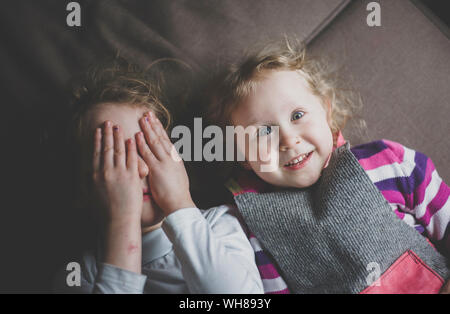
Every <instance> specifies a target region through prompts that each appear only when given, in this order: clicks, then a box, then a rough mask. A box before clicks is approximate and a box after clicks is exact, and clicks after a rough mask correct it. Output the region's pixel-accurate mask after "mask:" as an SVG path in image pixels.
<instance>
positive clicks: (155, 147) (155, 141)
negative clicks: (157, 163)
mask: <svg viewBox="0 0 450 314" xmlns="http://www.w3.org/2000/svg"><path fill="white" fill-rule="evenodd" d="M139 124H140V126H141V129H142V132H143V134H144V138H145V140H146V141H147V145H148V147H149V148H150V150H151V151H152V153H153V155H154V156H155V157H156V158H157V159H158V160H162V159H164V158H165V157H166V156H167V153H166V151H165V149H164V147H163V146H162V143H161V140H160V138H159V136H158V134H156V132H155V130H154V129H153V128H152V127H151V125H150V121H149V119H148V117H144V118H142V119H140V120H139Z"/></svg>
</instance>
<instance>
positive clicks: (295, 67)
mask: <svg viewBox="0 0 450 314" xmlns="http://www.w3.org/2000/svg"><path fill="white" fill-rule="evenodd" d="M284 70H289V71H296V72H298V73H299V74H300V75H302V76H303V77H304V78H305V79H306V81H307V82H308V85H309V88H310V90H311V92H312V93H313V94H314V95H316V96H318V97H319V98H320V100H321V102H322V105H324V106H325V108H327V102H328V101H329V102H331V104H332V112H331V119H332V121H331V125H330V128H331V131H332V133H333V137H334V143H335V144H336V140H337V136H338V133H339V132H340V131H342V130H343V129H344V127H345V125H346V124H347V122H348V120H349V119H350V118H352V117H354V116H356V114H357V112H358V111H359V110H360V109H361V108H362V101H361V97H360V95H359V93H357V92H355V91H353V90H352V89H351V88H349V87H347V86H345V85H344V83H345V80H342V79H341V78H340V77H339V71H338V70H336V69H335V68H334V66H333V64H331V63H329V62H326V61H325V59H319V58H317V57H311V56H309V55H307V53H306V48H305V46H304V45H303V44H302V43H299V42H298V41H294V44H292V41H291V42H290V41H289V40H288V39H285V40H284V41H282V42H277V43H274V44H268V45H266V46H264V47H263V48H262V49H260V50H259V51H258V52H256V53H250V54H247V55H246V57H244V59H243V61H242V62H241V63H238V64H235V65H232V66H230V67H229V68H228V69H227V71H226V72H225V73H223V74H222V75H221V76H220V79H219V80H218V81H219V82H218V83H217V82H216V87H215V88H214V89H213V90H214V91H213V94H212V96H211V103H210V104H209V108H208V111H207V117H208V119H209V120H210V122H211V123H213V124H217V125H220V126H222V127H225V126H226V125H227V124H229V123H230V122H231V121H230V118H231V114H232V112H233V111H234V110H235V109H236V107H237V106H238V105H239V103H240V102H241V101H242V100H243V99H245V98H246V97H247V96H248V95H249V94H250V93H251V92H252V91H253V90H254V88H255V86H256V84H258V81H259V80H261V78H262V76H263V74H265V73H267V72H268V71H284ZM361 122H363V121H362V120H361ZM362 124H364V123H362Z"/></svg>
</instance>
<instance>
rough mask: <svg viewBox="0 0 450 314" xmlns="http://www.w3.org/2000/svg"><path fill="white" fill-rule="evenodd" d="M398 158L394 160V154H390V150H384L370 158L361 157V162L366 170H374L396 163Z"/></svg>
mask: <svg viewBox="0 0 450 314" xmlns="http://www.w3.org/2000/svg"><path fill="white" fill-rule="evenodd" d="M395 161H396V160H394V161H393V160H392V156H390V155H389V154H388V150H386V149H385V150H382V151H381V152H379V153H376V154H375V155H372V156H370V157H368V158H364V159H360V160H359V163H360V165H361V166H362V167H363V168H364V170H366V171H367V170H372V169H375V168H378V167H381V166H385V165H389V164H392V163H394V162H395Z"/></svg>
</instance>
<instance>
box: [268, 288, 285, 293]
mask: <svg viewBox="0 0 450 314" xmlns="http://www.w3.org/2000/svg"><path fill="white" fill-rule="evenodd" d="M290 293H291V292H290V291H289V289H288V288H286V289H283V290H279V291H270V292H266V294H290Z"/></svg>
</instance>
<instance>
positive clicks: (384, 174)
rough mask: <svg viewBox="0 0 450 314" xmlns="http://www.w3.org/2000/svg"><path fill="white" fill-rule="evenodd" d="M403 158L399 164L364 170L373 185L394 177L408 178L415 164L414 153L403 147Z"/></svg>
mask: <svg viewBox="0 0 450 314" xmlns="http://www.w3.org/2000/svg"><path fill="white" fill-rule="evenodd" d="M403 148H404V156H403V161H402V162H401V163H398V162H393V163H392V164H388V165H383V166H380V167H378V168H374V169H371V170H366V172H367V175H368V176H369V178H370V179H371V180H372V182H373V183H377V182H380V181H383V180H386V179H391V178H395V177H409V176H410V175H411V173H412V172H413V171H414V168H415V167H416V164H415V162H414V158H415V151H414V150H412V149H409V148H407V147H404V146H403Z"/></svg>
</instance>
